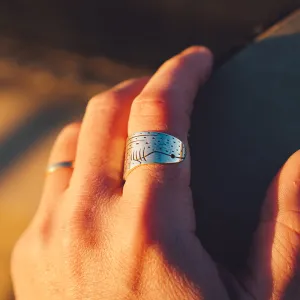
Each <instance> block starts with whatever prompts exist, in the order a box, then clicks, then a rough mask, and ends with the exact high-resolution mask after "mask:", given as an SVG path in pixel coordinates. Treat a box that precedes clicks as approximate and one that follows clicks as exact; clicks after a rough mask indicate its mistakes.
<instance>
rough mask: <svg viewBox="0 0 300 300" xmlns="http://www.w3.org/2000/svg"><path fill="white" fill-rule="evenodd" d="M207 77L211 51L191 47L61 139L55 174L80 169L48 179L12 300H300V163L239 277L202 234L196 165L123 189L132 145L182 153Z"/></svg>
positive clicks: (138, 177)
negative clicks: (63, 165)
mask: <svg viewBox="0 0 300 300" xmlns="http://www.w3.org/2000/svg"><path fill="white" fill-rule="evenodd" d="M211 67H212V54H211V53H210V52H209V50H207V49H206V48H203V47H192V48H189V49H187V50H185V51H184V52H183V53H180V54H179V55H177V56H175V57H173V58H171V59H170V60H169V61H167V62H166V63H164V64H163V66H162V67H161V68H160V69H159V70H158V71H157V72H156V73H155V74H154V75H153V76H152V77H151V78H141V79H134V80H130V81H126V82H124V83H122V84H120V85H118V86H116V87H115V88H113V89H111V90H109V91H107V92H105V93H103V94H100V95H97V96H95V97H94V98H93V99H91V100H90V102H89V104H88V106H87V109H86V113H85V117H84V119H83V121H82V123H80V124H71V125H69V126H68V127H66V128H65V129H64V130H63V131H62V133H61V134H60V136H59V137H58V139H57V141H56V144H55V145H54V148H53V151H52V155H51V157H50V163H53V162H59V161H65V160H74V161H75V167H74V170H72V169H59V170H58V171H56V172H54V173H52V174H49V176H48V177H47V179H46V183H45V188H44V194H43V196H42V199H41V203H40V206H39V209H38V211H37V213H36V215H35V217H34V219H33V220H32V222H31V224H30V226H29V227H28V229H27V230H26V231H25V232H24V234H23V235H22V236H21V238H20V239H19V241H18V243H17V244H16V246H15V248H14V251H13V254H12V263H11V265H12V267H11V269H12V278H13V283H14V288H15V294H16V299H18V300H35V299H39V300H40V299H43V300H54V299H64V300H76V299H85V300H96V299H102V300H105V299H107V300H116V299H120V300H123V299H124V300H125V299H145V300H150V299H155V300H157V299H165V300H167V299H205V300H210V299H212V300H214V299H222V300H227V299H238V300H256V299H257V300H260V299H261V300H267V299H268V300H269V299H272V300H278V299H299V298H300V288H299V283H300V282H299V278H300V277H299V275H300V273H299V259H298V257H299V253H300V239H299V233H300V214H299V212H300V197H299V196H300V153H299V152H297V153H296V154H294V155H293V156H292V157H291V158H290V159H289V161H288V162H287V163H286V164H285V166H283V168H282V169H281V170H280V172H279V173H278V175H277V177H276V178H275V179H274V182H273V183H272V184H271V186H270V188H269V191H268V192H267V196H266V200H265V204H264V207H263V209H262V213H261V222H260V225H259V227H258V229H257V232H256V234H255V236H254V240H253V250H252V253H251V256H250V257H249V265H248V268H247V270H245V272H244V273H242V274H235V275H232V274H230V273H229V272H227V271H226V270H225V269H224V268H222V266H219V265H216V264H215V262H214V261H213V260H212V259H211V257H210V256H209V254H208V253H207V252H206V251H205V250H204V248H203V247H202V245H201V241H199V240H198V238H197V237H196V235H195V215H194V210H193V199H192V194H191V190H190V188H189V182H190V157H188V158H187V159H186V160H185V161H184V162H182V163H180V164H176V165H147V166H141V167H139V168H137V169H135V170H134V171H133V172H132V173H131V174H130V175H129V177H128V179H127V181H126V183H125V184H124V183H123V181H122V173H123V159H124V148H125V142H126V138H127V136H128V135H130V134H132V133H134V132H138V131H163V132H166V133H169V134H171V135H174V136H176V137H178V138H179V139H181V140H182V141H184V142H185V143H186V144H187V135H188V131H189V126H190V114H191V111H192V107H193V100H194V98H195V95H196V93H197V90H198V88H199V86H202V85H203V84H204V83H205V81H206V80H207V78H208V77H209V75H210V72H211ZM195 200H196V199H195Z"/></svg>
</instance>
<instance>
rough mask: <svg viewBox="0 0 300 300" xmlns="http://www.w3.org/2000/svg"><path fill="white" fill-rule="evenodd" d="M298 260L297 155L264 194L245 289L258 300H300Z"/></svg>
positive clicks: (299, 194)
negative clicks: (249, 272) (249, 274)
mask: <svg viewBox="0 0 300 300" xmlns="http://www.w3.org/2000/svg"><path fill="white" fill-rule="evenodd" d="M299 258H300V151H298V152H296V153H295V154H294V155H293V156H291V157H290V159H289V160H288V161H287V162H286V164H285V165H284V166H283V167H282V169H281V170H280V171H279V173H278V174H277V176H276V177H275V179H274V181H273V182H272V184H271V186H270V188H269V190H268V192H267V196H266V199H265V203H264V205H263V208H262V212H261V220H260V224H259V227H258V230H257V232H256V235H255V239H254V244H253V252H252V256H251V259H250V261H249V269H250V271H251V274H252V276H251V278H250V276H249V277H248V278H247V279H246V285H247V287H248V288H249V290H250V291H251V293H252V294H254V295H255V296H256V298H257V299H274V300H275V299H296V298H297V299H299V297H300V286H299V282H300V281H299V280H300V263H299ZM285 297H287V298H285ZM290 297H291V298H290ZM256 298H255V299H256Z"/></svg>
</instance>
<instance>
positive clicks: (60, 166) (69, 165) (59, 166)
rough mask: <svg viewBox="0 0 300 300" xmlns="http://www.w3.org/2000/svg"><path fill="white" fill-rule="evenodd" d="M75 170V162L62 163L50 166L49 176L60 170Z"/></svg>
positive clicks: (48, 169)
mask: <svg viewBox="0 0 300 300" xmlns="http://www.w3.org/2000/svg"><path fill="white" fill-rule="evenodd" d="M73 168H74V161H61V162H58V163H54V164H51V165H50V166H48V168H47V174H51V173H54V172H55V171H57V170H59V169H73Z"/></svg>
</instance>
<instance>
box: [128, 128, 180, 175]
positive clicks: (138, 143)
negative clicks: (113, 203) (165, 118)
mask: <svg viewBox="0 0 300 300" xmlns="http://www.w3.org/2000/svg"><path fill="white" fill-rule="evenodd" d="M185 157H186V147H185V145H184V144H183V142H182V141H180V140H179V139H178V138H176V137H175V136H172V135H169V134H166V133H162V132H154V131H152V132H151V131H143V132H137V133H134V134H133V135H131V136H130V137H128V139H127V143H126V154H125V164H124V176H123V177H124V180H126V178H127V176H128V175H129V173H130V172H131V171H132V170H133V169H135V168H136V167H139V166H141V165H147V164H176V163H180V162H182V161H183V160H184V159H185Z"/></svg>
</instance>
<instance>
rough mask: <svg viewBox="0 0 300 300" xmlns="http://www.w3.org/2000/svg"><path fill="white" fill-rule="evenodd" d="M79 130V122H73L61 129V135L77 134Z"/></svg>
mask: <svg viewBox="0 0 300 300" xmlns="http://www.w3.org/2000/svg"><path fill="white" fill-rule="evenodd" d="M80 128H81V122H73V123H70V124H68V125H66V126H65V127H64V128H63V130H62V134H63V135H69V134H73V133H77V132H79V130H80Z"/></svg>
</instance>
